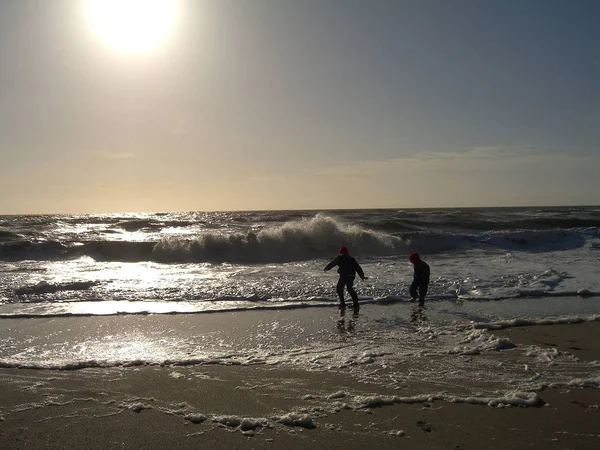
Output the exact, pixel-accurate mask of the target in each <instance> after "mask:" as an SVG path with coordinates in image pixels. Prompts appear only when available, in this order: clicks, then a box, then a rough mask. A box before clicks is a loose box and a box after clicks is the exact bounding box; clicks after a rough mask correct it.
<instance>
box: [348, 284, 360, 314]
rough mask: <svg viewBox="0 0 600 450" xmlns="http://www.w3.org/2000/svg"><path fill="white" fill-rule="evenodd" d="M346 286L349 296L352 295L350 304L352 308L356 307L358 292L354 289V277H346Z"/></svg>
mask: <svg viewBox="0 0 600 450" xmlns="http://www.w3.org/2000/svg"><path fill="white" fill-rule="evenodd" d="M346 288H347V289H348V293H349V294H350V297H352V305H353V306H354V309H356V308H358V307H359V306H358V294H357V293H356V291H355V290H354V278H348V280H347V281H346Z"/></svg>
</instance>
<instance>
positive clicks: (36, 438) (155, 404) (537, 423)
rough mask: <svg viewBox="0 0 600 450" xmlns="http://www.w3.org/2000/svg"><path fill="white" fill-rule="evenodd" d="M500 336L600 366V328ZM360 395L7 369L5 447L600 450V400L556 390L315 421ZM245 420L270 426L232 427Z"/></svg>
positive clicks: (204, 375)
mask: <svg viewBox="0 0 600 450" xmlns="http://www.w3.org/2000/svg"><path fill="white" fill-rule="evenodd" d="M495 334H498V335H502V336H510V338H511V340H512V341H513V342H514V343H516V344H520V343H523V344H530V343H535V344H536V345H539V346H548V347H557V348H559V349H561V350H564V351H570V352H572V353H574V354H576V355H577V356H578V357H580V358H582V359H583V358H586V359H588V360H600V339H599V338H600V322H591V323H590V322H588V323H582V324H574V325H549V326H532V327H522V328H512V329H507V330H502V331H498V332H495ZM599 371H600V368H599ZM282 380H283V381H282ZM354 388H356V382H355V380H353V379H352V378H351V377H349V376H347V377H346V376H340V375H335V374H330V373H310V372H304V371H300V370H287V369H284V368H281V367H276V366H274V367H270V366H264V365H257V366H243V367H242V366H222V365H209V366H188V367H138V368H135V367H129V368H114V369H84V370H74V371H47V370H26V369H0V448H1V449H25V448H31V449H41V448H66V449H108V448H140V449H167V448H168V449H176V448H186V449H187V448H227V449H235V448H243V449H251V448H252V449H253V448H256V449H263V448H268V449H282V448H283V449H307V448H319V449H320V448H345V449H359V448H395V449H396V448H406V449H506V448H511V449H521V448H544V449H546V448H548V449H573V450H575V449H597V448H600V410H599V409H598V405H600V390H599V389H566V388H563V389H558V388H556V389H547V390H544V391H542V392H540V393H539V396H540V397H541V398H542V399H543V400H544V401H545V402H547V403H548V404H547V405H545V406H540V407H528V408H520V407H515V408H493V407H489V406H481V405H472V404H457V403H448V402H443V401H435V402H420V403H414V404H405V403H401V404H392V405H387V406H381V407H376V408H370V409H366V408H360V409H340V410H338V411H335V410H331V409H329V410H321V411H319V410H315V405H318V404H319V401H318V400H319V399H318V398H316V397H318V396H319V395H321V394H322V393H328V392H329V393H335V392H340V391H346V390H353V389H354ZM363 390H365V391H367V390H368V387H366V388H364V389H363ZM415 392H427V390H426V385H424V386H421V387H419V386H416V387H415ZM378 393H380V394H382V395H383V394H386V393H385V392H382V391H381V389H378ZM389 394H390V395H394V394H395V393H394V392H392V391H391V390H390V392H389ZM343 400H344V399H343V398H340V402H341V403H340V404H343ZM291 412H294V413H295V414H296V415H294V416H292V415H291ZM307 412H308V413H310V417H311V418H310V419H309V420H307V419H306V416H305V414H306V413H307ZM227 414H235V416H232V417H229V419H227V418H225V417H222V416H223V415H227ZM245 417H247V418H253V419H260V418H265V419H266V420H265V422H264V424H265V425H266V426H264V427H263V426H257V425H256V420H254V421H249V422H248V423H246V424H245V425H244V424H243V426H242V427H235V425H238V424H237V423H236V420H239V419H240V418H245ZM294 419H295V420H296V424H293V420H294ZM228 420H229V422H230V425H233V426H228V425H227V424H225V423H224V422H227V421H228ZM242 428H245V429H246V430H245V431H244V430H242Z"/></svg>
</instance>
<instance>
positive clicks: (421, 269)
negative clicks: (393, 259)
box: [414, 260, 429, 284]
mask: <svg viewBox="0 0 600 450" xmlns="http://www.w3.org/2000/svg"><path fill="white" fill-rule="evenodd" d="M414 266H415V275H414V283H416V284H429V264H427V263H426V262H425V261H422V260H418V261H417V262H416V263H415V264H414Z"/></svg>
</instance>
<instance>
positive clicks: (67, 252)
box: [0, 212, 600, 263]
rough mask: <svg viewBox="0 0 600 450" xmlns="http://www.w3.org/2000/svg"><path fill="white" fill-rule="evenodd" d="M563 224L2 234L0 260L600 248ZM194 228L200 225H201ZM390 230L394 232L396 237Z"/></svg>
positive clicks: (594, 236) (592, 231)
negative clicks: (89, 236)
mask: <svg viewBox="0 0 600 450" xmlns="http://www.w3.org/2000/svg"><path fill="white" fill-rule="evenodd" d="M411 214H412V213H411ZM278 218H281V217H279V216H278ZM496 218H497V216H496ZM262 219H264V218H261V220H262ZM557 220H558V221H560V219H548V220H546V221H545V222H543V223H544V226H543V227H541V228H540V229H538V228H531V226H532V225H533V224H539V222H536V221H535V220H533V219H532V220H530V221H528V224H529V226H530V228H515V227H514V224H513V226H511V227H508V228H505V229H497V228H500V226H499V225H498V224H495V225H493V226H488V227H483V221H482V220H481V218H478V219H476V220H473V222H471V223H470V224H469V226H466V225H464V224H467V223H468V222H466V221H464V222H461V224H463V225H461V227H457V224H458V222H456V221H454V220H453V219H451V220H447V221H445V222H443V224H442V223H438V222H440V218H439V215H438V216H436V215H434V216H431V217H430V221H429V223H427V227H426V226H425V221H424V219H420V221H419V225H418V226H417V225H416V223H417V222H416V221H413V223H412V225H410V226H409V225H407V223H405V222H403V224H402V225H398V223H400V222H398V223H396V222H394V220H393V219H392V218H390V213H389V212H388V213H387V214H382V217H379V216H378V215H377V214H371V215H369V216H368V220H356V221H352V220H351V218H350V219H349V218H344V219H340V218H336V217H333V215H326V214H323V213H317V214H316V215H313V216H311V217H302V218H296V217H295V218H293V219H292V220H288V221H284V222H283V223H280V224H277V223H272V222H276V220H275V218H272V222H269V221H267V222H264V221H262V222H260V224H261V225H260V226H258V227H252V226H246V227H245V228H243V231H231V230H229V231H228V230H225V231H224V230H215V229H214V227H211V226H210V224H205V226H204V228H203V229H202V230H201V231H198V232H194V233H187V234H186V233H178V234H172V235H169V234H163V235H156V234H154V235H153V236H155V237H156V238H155V239H154V240H148V241H144V240H142V241H137V240H136V241H128V240H120V241H115V240H108V239H94V240H90V241H86V240H81V241H75V240H73V235H69V236H68V237H67V238H66V239H56V238H54V239H32V238H23V237H21V235H18V234H16V233H14V232H12V231H2V234H0V259H1V260H5V261H19V260H27V259H32V260H60V259H73V258H78V257H82V256H88V257H91V258H93V259H95V260H97V261H132V262H137V261H155V262H162V263H187V262H245V263H270V262H287V261H304V260H309V259H318V258H330V257H332V256H333V255H335V254H336V253H337V251H338V249H339V246H340V245H346V246H348V247H349V248H350V251H351V253H353V254H355V255H357V256H360V257H361V258H365V257H379V256H395V255H404V254H406V253H407V252H410V251H413V250H414V249H418V250H419V251H421V252H426V253H429V254H434V253H442V252H450V251H456V250H461V251H467V250H471V249H478V248H482V249H485V250H494V249H497V250H503V251H506V250H508V251H510V250H519V251H526V252H545V251H557V250H569V249H576V248H580V247H584V246H587V247H589V248H590V249H597V248H598V247H599V245H598V243H599V242H600V231H599V228H598V227H591V226H589V223H588V222H583V221H581V220H579V219H573V218H570V219H565V220H568V222H566V223H568V224H569V225H574V224H575V223H577V224H579V225H584V224H585V225H588V226H587V227H578V228H560V227H559V228H548V227H546V225H548V224H549V223H553V224H554V225H556V222H557ZM592 222H593V220H592ZM191 223H192V222H190V221H183V220H178V221H174V223H171V224H170V225H174V224H177V225H179V226H181V227H186V226H190V224H191ZM237 223H240V222H239V221H238V222H237ZM564 223H565V222H563V224H564ZM392 224H395V225H394V226H392ZM194 225H195V226H197V223H194ZM521 225H523V223H522V222H521ZM114 226H118V227H125V228H127V229H129V230H135V231H137V230H139V229H140V228H144V229H148V228H152V229H153V230H155V229H157V228H159V225H158V224H156V223H151V221H149V220H146V219H144V220H131V221H125V222H124V221H111V223H110V227H114ZM392 228H393V229H395V230H396V231H393V232H392V231H390V230H391V229H392ZM457 228H463V229H462V230H458V229H457ZM466 228H471V230H466ZM479 228H480V229H479ZM473 229H478V230H477V231H473ZM398 230H401V231H398ZM102 231H103V232H105V231H106V230H102ZM104 237H105V238H106V235H104ZM109 237H110V236H109Z"/></svg>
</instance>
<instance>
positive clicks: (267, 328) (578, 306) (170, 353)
mask: <svg viewBox="0 0 600 450" xmlns="http://www.w3.org/2000/svg"><path fill="white" fill-rule="evenodd" d="M599 214H600V212H599V210H598V208H546V209H544V208H499V209H471V210H377V211H369V210H364V211H328V212H311V211H288V212H260V213H250V212H248V213H177V214H174V213H170V214H130V215H82V216H13V217H5V218H3V219H2V221H1V223H2V229H1V230H0V231H1V233H0V247H1V248H0V250H1V251H0V276H1V277H2V281H3V283H2V285H1V287H0V367H3V368H31V369H40V370H43V369H61V370H73V369H94V370H99V371H100V372H99V373H102V370H105V371H106V372H107V373H108V372H111V371H112V370H115V369H117V370H130V369H131V368H135V367H140V366H163V367H167V368H168V367H171V368H173V367H183V366H198V367H202V366H206V365H215V364H217V365H222V366H227V365H230V366H231V365H235V366H241V367H243V366H257V365H259V366H265V367H273V368H275V369H279V368H281V370H283V369H285V368H291V369H294V370H303V371H308V372H311V373H312V372H331V373H339V374H351V375H352V376H353V377H355V378H356V379H357V380H360V381H361V383H363V384H364V385H365V386H371V387H372V390H373V391H374V392H377V391H378V390H380V389H394V390H398V392H401V391H404V390H406V389H409V390H410V387H411V386H413V387H414V386H422V382H423V380H427V383H428V384H427V386H428V387H427V390H426V391H425V392H421V391H419V392H416V393H415V392H413V393H415V394H423V395H430V396H432V395H433V396H435V395H442V396H444V395H445V396H449V395H454V396H456V395H460V396H462V397H461V398H471V397H473V398H477V399H482V398H484V399H485V398H488V399H489V398H491V399H494V398H502V397H504V396H506V395H508V394H510V393H514V392H525V393H532V392H537V391H539V390H540V389H542V388H543V387H545V386H551V385H564V386H569V385H574V386H578V385H585V386H597V385H598V379H599V378H598V377H599V373H600V369H599V368H598V363H591V362H582V361H578V360H577V359H576V358H575V357H574V356H573V355H571V354H568V353H566V352H557V351H553V350H552V349H550V350H548V349H539V348H516V347H515V344H514V343H512V342H511V341H510V339H508V338H501V339H500V338H497V337H496V336H495V335H494V334H493V330H495V329H502V328H505V327H512V326H519V325H527V324H540V323H568V322H580V321H595V320H598V317H599V316H600V304H599V303H598V302H599V299H600V296H599V293H600V269H599V267H600V266H599V264H598V262H599V259H598V258H599V256H598V249H599V248H600V245H599V243H600V234H599V232H598V225H599V224H600V216H599ZM341 244H344V245H347V246H348V247H350V249H351V253H352V254H353V255H354V256H356V257H357V259H358V261H359V263H360V264H361V265H362V267H363V269H364V271H365V273H366V275H367V276H368V277H369V279H368V280H367V281H365V282H362V281H357V283H356V288H357V291H358V293H359V298H360V304H361V308H360V312H358V313H357V312H355V311H353V310H352V309H347V310H345V311H340V310H339V309H338V308H337V307H336V303H337V299H336V298H335V294H334V285H335V282H336V278H337V276H336V274H335V273H332V272H323V267H324V266H325V265H326V264H327V262H328V261H329V260H330V259H331V258H332V257H333V256H334V255H335V254H336V253H337V249H338V248H339V245H341ZM413 250H417V251H419V252H420V253H421V255H422V256H423V258H424V259H425V260H426V261H427V262H428V263H429V264H430V266H431V268H432V279H431V284H430V289H429V294H428V297H427V301H426V304H425V307H424V308H419V306H418V305H416V304H414V303H410V302H409V301H408V296H407V292H406V291H407V287H408V285H409V284H410V282H411V277H412V267H411V265H410V264H409V263H408V261H407V258H406V255H407V254H408V253H409V252H410V251H413ZM420 389H421V388H420ZM440 393H442V394H440ZM507 393H508V394H507ZM527 395H529V394H527ZM527 395H526V396H525V397H524V398H525V400H522V402H523V403H524V404H525V403H527V402H528V401H529V400H526V399H527V398H529V397H527ZM517 397H518V396H517ZM519 398H520V397H519ZM473 401H474V402H477V401H481V400H473ZM515 402H516V404H518V403H519V402H521V400H515Z"/></svg>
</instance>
